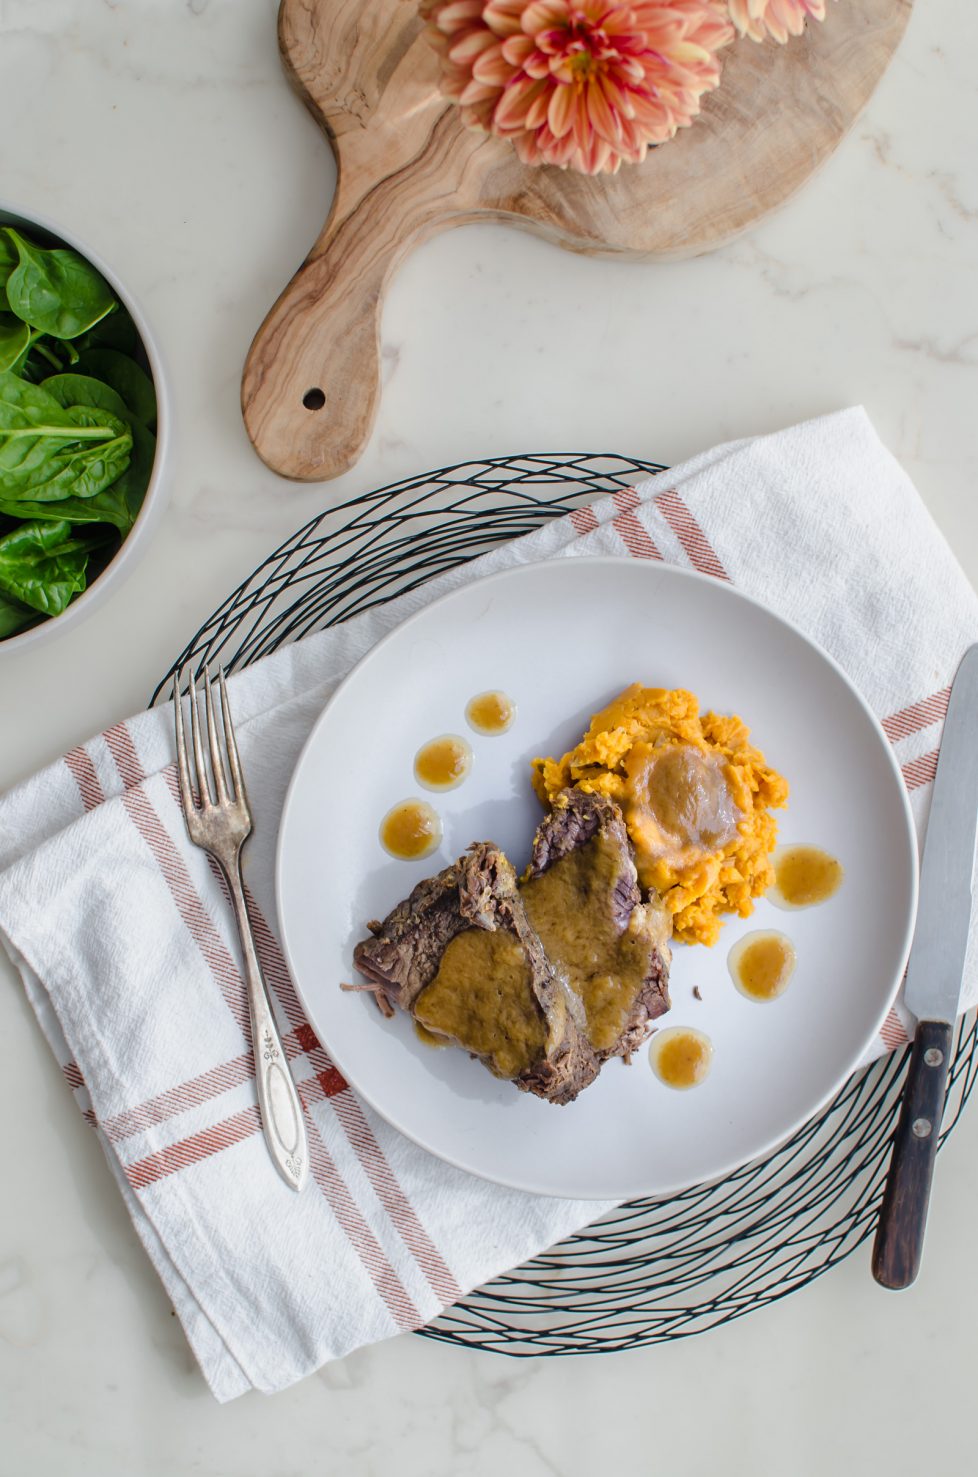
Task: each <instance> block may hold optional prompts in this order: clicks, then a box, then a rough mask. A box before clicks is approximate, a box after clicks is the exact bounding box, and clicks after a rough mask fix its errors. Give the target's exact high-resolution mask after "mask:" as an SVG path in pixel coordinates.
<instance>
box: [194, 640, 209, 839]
mask: <svg viewBox="0 0 978 1477" xmlns="http://www.w3.org/2000/svg"><path fill="white" fill-rule="evenodd" d="M190 735H191V738H192V740H193V746H194V762H195V763H196V765H197V789H198V791H199V792H200V806H201V809H202V810H208V809H210V807H211V806H212V805H213V804H214V802H213V800H212V799H211V787H210V783H209V782H208V779H207V765H206V764H205V763H204V746H203V744H202V743H201V741H200V715H199V714H198V712H197V684H196V683H195V681H194V673H193V668H192V667H191V669H190Z"/></svg>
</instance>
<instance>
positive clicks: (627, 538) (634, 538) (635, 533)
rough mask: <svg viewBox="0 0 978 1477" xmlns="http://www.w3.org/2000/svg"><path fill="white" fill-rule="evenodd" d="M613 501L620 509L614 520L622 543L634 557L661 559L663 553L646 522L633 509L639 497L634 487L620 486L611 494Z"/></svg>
mask: <svg viewBox="0 0 978 1477" xmlns="http://www.w3.org/2000/svg"><path fill="white" fill-rule="evenodd" d="M611 499H612V502H613V503H614V505H615V507H616V508H617V509H618V510H619V511H618V516H617V518H615V520H614V526H615V528H616V530H617V531H618V534H619V536H620V538H621V541H622V543H623V544H624V545H625V548H626V549H627V550H628V552H629V554H630V555H631V556H632V558H633V559H661V558H662V555H661V554H660V552H659V549H658V547H657V546H656V543H655V540H654V539H653V537H652V535H651V534H650V533H649V531H648V529H647V528H646V527H645V524H644V523H642V522H641V521H640V519H639V518H638V517H636V515H635V513H634V511H633V509H634V508H636V507H637V506H638V502H639V497H638V494H637V493H636V491H635V489H634V487H620V488H618V490H617V491H616V492H613V493H612V494H611Z"/></svg>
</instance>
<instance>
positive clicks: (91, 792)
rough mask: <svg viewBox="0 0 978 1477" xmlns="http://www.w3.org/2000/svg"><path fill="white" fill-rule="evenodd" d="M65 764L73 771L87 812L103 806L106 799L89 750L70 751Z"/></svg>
mask: <svg viewBox="0 0 978 1477" xmlns="http://www.w3.org/2000/svg"><path fill="white" fill-rule="evenodd" d="M65 763H66V764H67V766H68V768H69V770H70V771H71V774H72V777H73V778H74V781H75V784H76V785H77V786H78V793H79V795H81V799H82V804H83V805H84V807H85V809H86V810H94V809H95V807H96V806H97V805H101V804H102V801H103V800H104V799H105V795H104V794H103V792H102V786H101V785H100V784H99V778H98V775H97V774H96V773H95V765H94V764H93V763H92V760H91V756H90V755H89V752H88V750H87V749H82V748H77V749H70V750H69V752H68V753H67V754H66V755H65Z"/></svg>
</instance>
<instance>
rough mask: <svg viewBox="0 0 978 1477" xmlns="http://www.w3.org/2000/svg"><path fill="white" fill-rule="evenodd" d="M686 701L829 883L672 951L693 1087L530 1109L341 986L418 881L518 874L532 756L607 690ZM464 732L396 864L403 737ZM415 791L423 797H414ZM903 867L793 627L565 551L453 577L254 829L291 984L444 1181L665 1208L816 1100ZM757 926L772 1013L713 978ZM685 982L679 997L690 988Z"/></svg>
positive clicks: (896, 966)
mask: <svg viewBox="0 0 978 1477" xmlns="http://www.w3.org/2000/svg"><path fill="white" fill-rule="evenodd" d="M634 681H639V682H642V683H643V684H645V685H647V686H655V687H686V688H690V689H691V690H692V691H693V692H695V693H696V694H697V695H698V697H699V699H700V702H701V705H702V707H703V709H706V708H713V709H714V710H716V711H718V712H724V713H726V712H736V713H739V714H740V715H741V716H742V717H743V718H744V719H745V721H746V722H747V723H748V724H749V725H750V727H751V731H752V736H753V739H754V741H755V742H756V743H757V745H758V746H759V747H760V748H761V749H762V750H763V751H764V753H765V755H766V756H767V758H768V760H769V761H770V762H771V763H772V764H773V765H774V766H775V767H776V768H777V769H779V770H780V771H781V772H782V773H783V774H784V775H785V776H786V777H787V778H788V780H789V783H790V786H791V800H790V805H789V808H788V809H787V810H785V811H783V812H781V813H780V814H781V821H780V836H781V840H782V841H786V842H791V841H795V842H809V843H814V844H817V845H819V846H822V847H825V848H826V849H827V850H828V851H830V852H832V853H833V854H834V855H835V856H837V857H839V859H840V860H841V861H842V862H843V864H844V866H845V872H846V875H845V881H844V883H843V886H842V888H841V890H840V891H839V892H838V893H837V894H836V896H835V897H833V898H832V899H831V900H830V901H828V902H827V903H825V904H823V905H822V906H820V907H816V908H810V909H807V910H804V911H795V912H790V913H786V912H784V911H779V910H778V909H776V908H775V907H773V906H772V905H771V904H770V903H767V902H764V901H762V902H760V903H759V904H758V906H757V908H756V909H755V913H754V916H753V917H752V918H751V919H749V920H741V919H734V920H731V921H730V922H729V923H728V924H727V925H726V927H725V929H724V931H723V935H722V938H721V942H720V943H719V944H718V945H717V946H716V947H715V948H713V949H706V948H704V947H702V946H694V947H683V946H680V947H677V948H676V949H675V953H674V962H673V969H672V978H671V984H670V990H671V995H672V1001H673V1006H672V1011H671V1013H670V1015H669V1016H667V1017H665V1018H664V1019H663V1021H661V1022H660V1024H663V1025H664V1024H689V1025H695V1026H696V1027H698V1028H699V1029H700V1030H702V1031H705V1032H706V1033H707V1034H708V1035H709V1036H710V1037H711V1039H712V1041H713V1046H714V1059H713V1066H712V1070H711V1073H710V1075H709V1077H708V1078H707V1080H706V1081H705V1082H704V1083H703V1084H702V1085H700V1086H699V1087H696V1088H695V1089H692V1090H690V1091H686V1092H676V1091H674V1090H671V1089H669V1088H667V1087H665V1086H664V1085H663V1084H662V1083H661V1082H659V1081H658V1079H657V1078H656V1077H655V1076H654V1074H653V1072H652V1070H651V1068H650V1066H649V1064H648V1053H647V1050H646V1049H644V1048H643V1049H642V1050H641V1051H640V1052H639V1053H638V1054H637V1055H636V1056H635V1058H634V1060H633V1063H632V1065H631V1066H629V1067H626V1066H625V1065H624V1064H622V1063H620V1062H617V1061H613V1062H609V1063H608V1064H607V1065H606V1066H605V1067H604V1070H603V1071H602V1073H601V1076H600V1077H599V1079H598V1081H597V1082H596V1083H595V1084H594V1085H593V1086H592V1087H589V1088H588V1089H587V1091H585V1092H584V1093H582V1095H581V1096H580V1097H579V1098H578V1100H577V1101H576V1102H575V1103H572V1104H570V1105H569V1106H567V1107H562V1108H560V1107H555V1106H553V1105H552V1104H550V1103H546V1102H542V1101H541V1100H540V1099H538V1098H535V1097H531V1096H530V1095H528V1094H526V1093H521V1092H518V1091H517V1090H516V1089H515V1088H514V1087H512V1086H511V1085H510V1084H509V1083H507V1082H500V1081H497V1080H495V1079H494V1078H493V1077H492V1076H490V1074H489V1073H488V1072H487V1071H486V1070H485V1069H484V1068H483V1067H482V1066H481V1065H480V1064H479V1063H478V1062H475V1061H472V1060H470V1059H469V1058H468V1057H467V1056H466V1055H465V1054H464V1053H463V1052H461V1051H456V1050H451V1049H442V1050H437V1049H432V1048H431V1047H427V1046H425V1045H423V1044H422V1043H421V1042H420V1041H419V1040H418V1039H417V1038H416V1036H415V1034H414V1031H413V1029H412V1025H411V1022H410V1021H409V1020H408V1019H407V1018H406V1017H404V1016H403V1015H401V1013H400V1012H399V1013H398V1016H397V1018H396V1019H395V1020H393V1021H385V1020H384V1019H383V1018H382V1017H381V1015H380V1013H379V1012H378V1010H377V1008H376V1006H375V1004H374V1002H373V1000H372V999H371V998H370V996H369V995H357V994H348V993H344V992H342V991H341V990H340V988H339V986H340V982H341V981H343V980H351V979H354V978H356V976H355V973H354V970H353V963H352V951H353V946H354V944H355V943H356V942H357V940H358V939H360V938H362V937H363V936H364V934H365V928H364V924H365V922H366V920H367V919H368V918H382V917H383V916H384V915H385V914H386V913H387V912H388V911H389V910H390V908H391V907H392V906H393V905H394V904H395V903H396V902H398V901H399V900H400V899H401V898H403V897H405V896H406V895H407V894H408V893H409V892H410V890H411V888H412V887H413V886H414V885H415V883H416V882H418V881H419V880H420V879H421V878H422V877H424V876H427V875H430V874H431V873H433V872H436V871H438V870H439V869H440V868H441V867H443V866H446V865H447V864H448V863H449V862H450V861H451V860H452V859H453V858H454V857H455V856H456V855H458V853H460V852H461V851H463V850H464V849H465V847H466V846H467V845H468V844H469V843H470V842H472V841H482V840H492V841H495V842H497V843H498V844H499V845H500V846H502V847H503V849H504V850H505V851H506V853H507V854H508V855H509V857H510V859H511V860H512V861H513V863H514V864H515V865H516V866H517V868H518V869H519V868H522V867H523V865H524V864H525V862H526V861H527V859H528V856H529V848H530V841H531V838H532V835H533V831H534V828H535V826H536V824H537V822H538V820H539V819H540V809H539V805H538V803H537V801H536V799H535V797H534V795H533V793H532V791H531V788H530V783H529V763H530V760H531V759H532V758H533V757H534V756H535V755H538V754H560V753H563V752H564V751H565V750H566V749H567V748H568V747H569V746H570V745H571V744H573V743H574V742H576V740H577V739H578V738H579V737H580V734H581V733H582V732H583V730H584V728H585V726H586V724H587V722H588V719H589V717H590V715H591V714H592V713H593V712H595V711H596V710H597V709H598V708H600V707H603V706H604V705H605V704H606V703H607V702H608V701H609V700H610V699H611V698H613V697H614V696H615V695H616V694H617V693H618V692H619V691H620V690H621V689H622V688H624V687H625V686H627V685H628V684H629V683H630V682H634ZM490 688H502V689H503V690H504V691H506V692H507V693H509V694H510V696H512V697H513V698H514V699H515V701H516V703H517V705H518V716H517V720H516V722H515V724H514V725H513V727H512V728H511V729H510V730H509V731H508V732H507V733H506V734H504V735H502V736H501V737H496V738H481V737H479V736H478V735H476V734H473V733H469V732H468V731H467V728H466V722H465V717H464V710H465V705H466V703H467V702H468V700H469V698H470V697H472V696H473V695H474V694H475V693H478V692H481V691H484V690H486V689H490ZM445 732H456V733H461V734H467V736H468V737H469V739H470V741H471V743H472V747H473V749H474V751H475V759H474V763H473V767H472V772H471V774H470V775H469V777H468V779H467V780H466V781H465V782H464V783H463V784H462V785H461V786H460V787H459V788H458V789H456V790H454V791H451V792H448V793H447V794H442V795H439V796H437V797H435V798H434V803H435V805H436V807H437V808H438V809H439V811H440V812H441V814H442V816H443V819H444V841H443V844H442V846H441V849H440V850H439V851H438V852H437V853H436V854H435V855H433V856H431V857H429V858H428V859H427V860H426V861H423V862H411V863H406V862H398V861H394V860H392V859H391V858H390V857H389V856H388V855H387V854H386V853H385V852H384V850H383V849H382V847H381V845H380V842H379V840H378V835H377V832H378V825H379V823H380V821H381V819H382V817H383V816H384V814H385V813H386V811H387V810H388V809H389V808H390V806H392V805H393V804H395V803H396V802H397V801H398V800H401V799H403V798H405V797H407V796H410V795H416V794H423V793H424V792H422V791H419V790H418V788H417V786H416V784H415V781H414V778H413V760H414V755H415V753H416V751H417V749H418V748H419V747H420V746H421V744H423V743H424V742H425V741H426V740H427V739H429V738H432V737H434V736H435V735H437V734H442V733H445ZM428 798H431V797H430V796H429V797H428ZM916 887H917V853H916V843H915V836H914V830H913V823H912V820H911V815H910V809H909V806H908V804H907V798H906V792H905V789H904V786H903V781H902V778H901V775H900V772H899V769H898V767H897V764H896V762H895V760H894V758H893V755H892V752H891V750H890V746H889V744H888V743H887V741H886V738H885V737H884V735H883V732H882V730H881V729H880V727H879V724H878V723H877V722H876V720H875V718H874V717H873V715H872V714H871V713H870V711H869V709H868V708H867V707H866V705H865V703H864V702H863V700H862V699H861V698H860V697H859V695H858V694H857V693H856V692H855V691H854V689H853V688H852V687H851V685H850V684H849V682H848V680H847V679H846V677H845V676H844V675H843V674H842V672H841V671H840V669H839V668H838V667H837V666H836V665H835V664H834V663H833V662H832V661H831V659H830V658H829V657H827V656H826V655H825V654H824V653H823V652H822V651H820V650H819V649H818V648H817V647H815V646H814V645H812V643H811V642H809V641H808V640H807V639H806V638H805V637H804V636H802V635H801V634H800V632H798V631H797V630H795V629H794V628H793V627H792V626H790V625H788V624H786V623H785V622H784V621H782V620H780V619H779V618H778V617H776V616H774V615H773V614H771V612H770V611H768V610H766V609H765V608H764V607H763V606H761V605H759V604H757V603H755V602H754V601H752V600H750V599H748V598H746V597H745V596H743V595H740V594H738V593H737V592H736V591H735V590H732V589H731V588H730V587H729V586H728V585H725V584H721V583H719V582H717V581H715V580H711V579H707V578H705V577H703V576H700V575H695V574H690V573H688V572H686V571H684V570H678V569H675V568H672V567H670V566H668V565H663V564H649V563H639V562H637V561H636V562H632V561H629V560H623V559H577V558H565V559H561V560H556V561H554V562H552V563H546V564H535V565H528V566H522V567H520V568H516V569H512V570H508V571H506V572H505V573H502V574H499V575H494V576H491V577H490V578H488V579H484V580H481V581H478V582H477V583H474V584H471V585H468V586H466V587H464V588H462V589H460V590H457V591H455V592H454V593H453V594H451V595H448V596H446V597H445V598H443V599H441V600H438V601H436V602H435V603H434V604H432V605H430V606H428V607H427V608H426V609H424V610H422V611H420V612H419V613H418V614H416V615H414V616H413V617H411V619H409V620H407V621H405V622H404V623H403V625H401V626H399V627H398V628H397V629H396V630H394V631H393V632H391V633H390V634H389V635H388V636H387V637H386V638H385V639H384V640H383V641H381V642H380V643H379V645H377V646H376V647H374V649H373V650H372V651H371V652H369V654H368V655H367V656H366V657H365V658H364V660H363V661H362V662H361V663H360V664H359V666H357V667H356V668H355V669H354V671H353V672H352V673H351V674H350V675H349V677H347V679H346V681H345V682H344V683H343V684H342V685H341V686H340V688H339V689H338V690H337V692H336V693H335V694H334V695H333V697H332V699H331V700H330V702H329V704H328V705H327V707H326V709H325V710H324V712H323V714H322V716H321V718H320V720H319V722H318V723H317V725H316V727H315V728H314V729H313V732H312V734H311V735H310V738H309V740H308V742H307V744H306V747H305V749H304V751H303V753H302V756H301V758H300V760H299V763H298V765H297V767H296V771H295V775H294V776H293V780H292V784H291V787H290V790H289V793H288V797H287V800H286V804H285V810H284V814H283V817H282V826H281V832H280V836H279V854H278V908H279V918H280V920H281V926H282V930H283V934H284V940H285V947H286V950H287V954H288V958H289V963H290V965H291V967H292V970H293V973H294V976H295V980H296V983H297V985H298V989H299V992H300V994H301V996H302V1000H303V1003H304V1005H305V1007H306V1010H307V1012H308V1015H309V1018H310V1020H311V1022H312V1024H313V1025H314V1027H315V1029H316V1031H317V1033H318V1034H319V1036H320V1038H321V1039H322V1040H323V1042H324V1043H325V1045H326V1046H327V1048H328V1050H329V1052H330V1053H331V1055H332V1056H333V1057H334V1059H335V1061H336V1063H337V1065H338V1066H339V1067H340V1069H341V1070H342V1071H343V1073H344V1074H345V1076H346V1077H347V1079H348V1081H349V1082H350V1084H351V1085H352V1086H353V1087H354V1088H355V1090H356V1091H357V1092H358V1093H360V1094H361V1096H362V1097H363V1098H365V1099H366V1100H367V1101H368V1102H369V1103H371V1104H372V1105H373V1106H374V1107H375V1108H376V1109H377V1111H378V1112H379V1113H381V1114H382V1115H383V1117H384V1118H386V1119H387V1120H388V1121H389V1122H390V1123H392V1124H393V1125H394V1126H395V1127H397V1128H399V1129H400V1130H401V1131H402V1132H403V1133H405V1134H407V1135H408V1136H409V1137H410V1138H412V1139H414V1140H415V1141H416V1142H417V1143H419V1144H421V1145H423V1146H424V1148H426V1149H429V1150H430V1151H431V1152H432V1153H433V1154H437V1155H439V1156H440V1157H441V1158H443V1159H446V1160H448V1161H449V1163H451V1164H455V1165H457V1166H459V1167H460V1168H462V1169H467V1170H470V1171H472V1172H473V1173H475V1174H478V1175H483V1176H485V1177H486V1178H487V1179H491V1180H495V1181H498V1182H499V1183H501V1184H506V1185H512V1186H515V1187H517V1188H520V1189H526V1190H532V1191H538V1192H540V1193H543V1194H550V1195H564V1196H569V1197H574V1198H581V1199H616V1198H630V1197H633V1196H638V1195H655V1194H665V1193H668V1192H671V1191H674V1190H676V1189H679V1188H682V1187H684V1186H686V1185H690V1184H693V1183H695V1182H699V1181H703V1180H709V1179H712V1178H715V1177H717V1176H720V1175H723V1174H725V1173H727V1172H729V1171H730V1170H732V1169H733V1168H735V1167H736V1166H737V1165H738V1164H741V1163H743V1162H744V1161H745V1160H747V1159H750V1158H753V1157H754V1156H756V1155H759V1154H762V1153H763V1152H765V1151H766V1150H768V1149H770V1148H771V1147H773V1146H774V1145H775V1144H777V1143H778V1142H780V1141H781V1140H782V1139H784V1138H785V1137H787V1136H788V1135H789V1134H790V1133H791V1132H792V1131H793V1130H794V1129H795V1128H796V1127H797V1126H798V1125H799V1124H801V1123H802V1122H803V1121H804V1120H805V1119H806V1118H808V1117H810V1116H811V1115H812V1114H813V1113H814V1112H815V1111H816V1110H817V1109H818V1108H819V1107H820V1106H821V1105H822V1104H823V1103H824V1102H825V1101H826V1100H827V1099H828V1098H829V1097H830V1096H831V1095H832V1093H833V1092H834V1091H835V1090H836V1088H837V1087H838V1086H839V1085H840V1084H841V1083H842V1081H843V1080H844V1079H845V1077H846V1076H847V1074H848V1073H849V1072H850V1071H851V1070H852V1069H853V1067H854V1066H855V1065H856V1063H857V1062H858V1060H859V1058H860V1056H861V1055H862V1053H863V1051H864V1049H865V1048H866V1047H867V1046H868V1045H869V1043H870V1041H871V1040H872V1038H873V1036H874V1034H875V1032H876V1031H877V1029H878V1027H879V1025H880V1023H881V1021H882V1020H883V1017H884V1016H885V1015H886V1012H887V1009H888V1007H889V1005H890V1003H891V1001H892V998H893V995H894V993H895V991H896V988H897V985H898V983H899V980H900V978H901V975H902V972H903V969H904V966H905V963H906V958H907V953H908V950H909V947H910V938H911V930H912V924H913V916H914V909H915V904H916ZM758 927H773V928H779V929H781V930H783V931H784V932H787V933H788V934H789V935H790V936H791V938H792V939H793V941H794V943H795V946H796V948H797V953H798V966H797V970H796V972H795V976H794V978H793V980H792V982H791V985H790V986H789V988H788V990H787V991H786V993H785V994H784V995H783V996H782V997H781V998H780V999H779V1000H777V1001H775V1002H772V1003H770V1004H766V1005H758V1004H755V1003H753V1002H751V1001H749V1000H747V999H746V998H745V997H744V996H742V995H741V994H740V993H739V992H738V991H737V990H736V989H735V988H734V985H733V983H732V981H731V979H730V976H729V974H728V970H727V954H728V951H729V949H730V947H731V945H732V944H734V943H735V942H736V940H737V939H739V938H741V937H742V936H743V934H744V933H746V932H748V931H749V930H750V929H755V928H758ZM695 986H698V987H699V990H700V992H701V994H702V997H703V998H702V1001H698V1000H696V999H695V998H694V996H693V989H694V987H695Z"/></svg>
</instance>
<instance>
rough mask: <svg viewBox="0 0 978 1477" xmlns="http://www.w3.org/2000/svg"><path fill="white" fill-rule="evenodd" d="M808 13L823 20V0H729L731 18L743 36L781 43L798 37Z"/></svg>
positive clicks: (818, 19) (816, 18)
mask: <svg viewBox="0 0 978 1477" xmlns="http://www.w3.org/2000/svg"><path fill="white" fill-rule="evenodd" d="M808 16H811V17H812V19H813V20H816V21H824V19H825V0H730V19H731V20H732V21H733V23H734V25H735V26H736V27H737V30H738V31H739V32H740V34H741V35H742V36H749V37H750V38H751V40H752V41H763V40H764V39H765V37H767V36H771V37H773V38H774V40H775V41H780V42H782V43H784V42H785V41H787V39H788V37H789V36H800V35H801V33H802V31H803V30H804V29H805V21H806V19H807V17H808Z"/></svg>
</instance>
